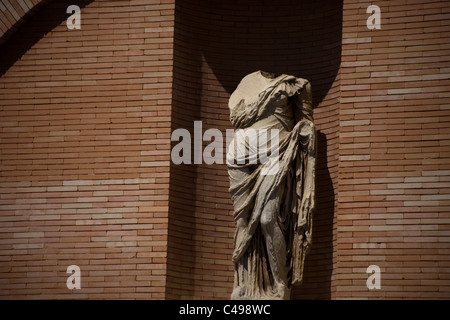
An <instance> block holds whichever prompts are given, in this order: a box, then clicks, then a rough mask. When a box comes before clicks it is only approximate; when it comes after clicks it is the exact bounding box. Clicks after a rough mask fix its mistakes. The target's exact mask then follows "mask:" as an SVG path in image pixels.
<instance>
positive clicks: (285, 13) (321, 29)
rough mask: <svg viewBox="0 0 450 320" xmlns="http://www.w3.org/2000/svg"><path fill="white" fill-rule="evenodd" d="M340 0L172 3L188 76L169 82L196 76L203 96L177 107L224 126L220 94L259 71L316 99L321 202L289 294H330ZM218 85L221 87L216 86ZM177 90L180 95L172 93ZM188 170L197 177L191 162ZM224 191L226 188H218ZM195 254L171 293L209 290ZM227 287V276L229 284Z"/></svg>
mask: <svg viewBox="0 0 450 320" xmlns="http://www.w3.org/2000/svg"><path fill="white" fill-rule="evenodd" d="M342 6H343V4H342V1H332V0H319V1H298V0H282V1H256V0H250V1H239V0H233V1H219V0H212V1H201V0H186V1H180V2H177V3H176V11H175V12H176V13H175V17H176V18H175V49H174V57H175V60H178V65H179V66H180V67H179V68H174V78H175V77H176V76H177V72H179V73H180V79H181V78H182V75H184V74H186V72H187V70H189V72H190V75H191V76H190V77H189V78H187V77H186V78H185V79H184V81H185V84H183V83H181V82H180V83H179V84H180V85H181V86H179V87H178V86H174V90H175V89H176V88H178V89H182V90H183V88H184V90H186V88H187V87H189V86H193V84H191V83H190V82H195V83H196V86H194V87H195V88H194V89H195V90H196V91H197V92H199V93H200V94H201V95H202V99H200V101H196V102H192V103H188V104H185V105H184V106H183V107H182V108H179V109H178V110H180V112H184V113H186V110H185V109H186V108H191V109H190V112H191V113H192V112H194V111H193V110H197V112H198V113H197V114H196V115H195V116H196V117H198V118H197V119H198V120H199V119H202V121H206V122H208V121H211V122H212V121H215V123H224V124H223V125H222V126H223V127H219V129H220V130H221V131H224V130H225V129H227V128H229V127H230V124H229V123H228V120H226V119H225V120H222V119H224V118H223V117H222V116H223V114H224V113H227V112H228V108H227V104H226V100H227V99H226V98H225V95H226V94H228V95H229V94H231V93H232V92H233V91H234V89H235V88H236V86H237V85H238V83H239V81H240V80H241V79H242V78H243V77H244V76H245V75H247V74H249V73H251V72H254V71H257V70H263V71H267V72H271V73H275V74H282V73H285V74H292V75H295V76H298V77H302V78H306V79H308V80H309V81H310V82H311V84H312V88H313V97H314V105H315V106H318V110H317V111H318V112H317V116H316V115H315V118H316V120H319V122H321V123H325V124H322V125H321V127H319V128H318V129H319V130H320V131H319V136H318V140H319V141H318V153H319V160H318V164H317V171H318V172H317V176H318V181H317V190H318V192H317V193H318V194H317V196H318V202H319V203H318V210H317V212H318V213H317V215H316V217H315V219H314V232H315V238H314V243H315V244H314V246H313V250H312V252H311V254H310V258H309V260H308V262H307V264H306V266H305V268H306V269H305V282H304V284H303V285H302V286H300V287H299V288H295V290H294V292H293V298H294V299H295V298H305V299H328V298H330V297H331V294H332V292H331V291H332V280H331V278H332V270H333V250H334V248H333V227H334V208H335V203H334V202H335V199H334V190H333V181H332V178H331V176H330V172H329V167H330V164H329V163H328V161H330V159H331V158H333V154H331V155H330V153H329V152H328V150H329V149H330V146H329V145H328V144H329V143H330V141H329V140H330V137H328V136H327V134H328V132H333V130H334V132H335V131H336V129H333V128H331V130H330V129H329V128H328V127H327V126H329V127H332V126H333V122H334V121H337V117H338V111H337V110H338V99H337V98H336V94H335V92H336V90H333V87H334V88H335V87H337V86H338V82H339V80H337V75H338V72H339V67H340V61H341V45H342V42H341V39H342V34H341V33H342ZM186 53H189V54H186ZM186 81H188V82H186ZM216 83H217V84H216ZM216 87H221V88H220V89H217V90H215V89H214V88H216ZM224 91H225V92H224ZM181 92H182V91H181ZM333 92H334V93H333ZM174 95H180V94H179V93H177V92H174ZM221 97H223V99H221ZM202 101H203V102H202ZM197 103H198V104H197ZM202 103H203V104H202ZM320 108H324V109H320ZM183 110H184V111H183ZM216 119H219V120H220V121H222V122H220V121H217V120H216ZM219 125H220V124H219ZM325 132H327V134H326V133H325ZM333 152H335V150H334V149H333ZM189 170H191V173H192V174H193V175H194V176H196V173H195V172H194V171H195V170H196V169H195V168H190V169H189ZM225 172H226V166H223V167H221V168H218V169H217V172H213V170H212V169H211V170H210V171H209V174H210V175H215V176H217V177H218V178H219V177H223V176H225ZM191 181H192V183H191V186H192V189H190V190H186V191H185V192H188V193H190V195H191V196H192V199H195V198H199V197H201V195H198V194H196V192H195V191H193V189H194V188H198V186H197V187H196V181H195V179H193V180H191ZM227 193H228V190H227V188H225V187H224V188H223V190H222V194H227ZM186 210H187V211H190V216H191V217H192V220H191V221H192V224H191V225H190V226H189V228H186V229H185V230H186V232H187V233H188V234H191V238H192V237H194V235H195V233H196V230H195V228H196V227H198V226H197V225H196V222H195V218H194V216H195V210H196V208H195V206H193V207H190V206H188V207H186ZM230 214H231V213H230ZM175 217H176V216H175ZM175 240H176V239H175ZM200 246H201V244H200ZM230 253H231V251H230ZM190 254H192V255H200V256H201V255H206V254H207V248H206V247H205V248H201V247H198V248H193V247H192V248H191V250H190ZM197 258H201V257H197ZM230 258H231V257H230ZM193 260H195V259H193V258H192V259H190V260H189V261H187V262H189V263H187V264H184V266H185V267H186V270H188V272H186V273H184V274H181V273H177V275H178V276H179V277H180V278H178V279H174V280H173V281H181V282H183V283H185V284H186V285H185V289H184V290H181V291H180V292H178V293H174V295H173V298H180V297H183V296H187V297H196V298H204V297H207V295H208V294H209V291H210V289H208V287H207V285H200V286H203V287H204V288H196V287H195V283H196V281H195V279H198V278H201V277H202V275H201V274H200V273H199V274H195V273H196V272H202V271H201V269H199V268H198V266H197V265H196V263H195V262H194V261H193ZM180 261H181V260H180ZM173 264H174V265H176V263H175V262H173ZM169 279H170V278H169ZM168 281H172V280H168ZM187 284H191V287H189V285H187ZM211 285H212V284H211ZM223 285H225V284H223ZM231 287H232V283H230V284H229V288H228V290H231ZM223 296H224V297H227V295H226V294H224V295H223ZM228 296H229V295H228Z"/></svg>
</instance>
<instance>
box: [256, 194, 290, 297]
mask: <svg viewBox="0 0 450 320" xmlns="http://www.w3.org/2000/svg"><path fill="white" fill-rule="evenodd" d="M280 192H281V191H280ZM280 194H282V193H280ZM280 194H275V195H273V196H272V197H271V198H270V199H269V201H268V203H267V205H266V206H265V207H264V209H263V212H262V215H261V229H262V231H263V236H264V239H265V242H266V247H267V255H268V259H269V263H270V268H271V271H272V276H273V280H274V289H275V291H276V293H275V295H276V296H275V297H274V298H279V299H289V298H290V289H289V283H288V267H287V264H286V260H287V250H286V241H285V238H284V233H283V231H282V229H281V227H280V225H279V223H278V215H279V210H280V208H279V202H280V200H279V196H280Z"/></svg>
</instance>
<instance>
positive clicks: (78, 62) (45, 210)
mask: <svg viewBox="0 0 450 320" xmlns="http://www.w3.org/2000/svg"><path fill="white" fill-rule="evenodd" d="M165 2H167V3H165ZM70 4H79V5H80V6H81V7H82V25H81V30H67V26H66V19H67V17H68V15H67V14H66V8H67V6H68V5H69V4H67V3H64V2H61V1H54V2H52V3H51V4H50V5H49V6H45V7H43V8H42V9H41V11H40V12H39V13H38V14H37V15H35V16H34V17H33V18H32V19H30V20H29V21H28V22H27V23H26V24H25V25H24V26H23V28H21V29H20V30H19V31H18V32H17V33H15V34H14V35H13V37H12V38H10V39H9V40H8V42H6V44H5V46H3V47H2V49H1V50H2V51H1V56H2V58H1V59H0V61H2V73H3V72H5V71H6V72H5V73H4V74H3V75H2V77H1V79H0V106H1V108H0V123H1V131H0V137H1V138H0V139H1V151H0V153H1V160H0V161H1V163H0V165H1V173H0V180H1V190H0V201H1V205H0V219H1V226H0V261H1V262H0V296H1V297H2V298H7V297H8V298H70V299H71V298H163V297H164V296H165V273H166V272H165V269H166V256H167V219H168V196H169V192H168V189H169V188H168V186H169V162H170V157H169V149H170V132H171V123H170V114H171V78H172V64H173V63H172V60H173V59H172V42H173V16H174V15H173V9H174V5H173V3H171V1H161V4H160V3H159V1H152V2H151V4H145V3H144V2H143V1H114V2H111V1H95V2H92V1H72V2H70ZM72 264H75V265H78V266H79V267H80V269H81V287H82V289H81V290H79V291H78V290H74V291H73V292H72V291H70V290H68V289H67V287H66V279H67V277H68V276H69V275H68V274H66V268H67V267H68V266H69V265H72Z"/></svg>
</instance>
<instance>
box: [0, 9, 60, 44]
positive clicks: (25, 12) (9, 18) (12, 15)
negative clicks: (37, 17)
mask: <svg viewBox="0 0 450 320" xmlns="http://www.w3.org/2000/svg"><path fill="white" fill-rule="evenodd" d="M49 1H51V0H18V1H13V0H3V1H2V2H0V44H1V43H3V42H5V41H6V39H7V38H8V37H9V36H10V35H11V34H12V33H14V31H15V30H17V28H18V27H19V26H20V25H21V24H22V23H23V22H24V21H26V20H27V19H28V17H30V16H32V15H33V14H34V13H35V12H37V11H38V9H39V7H40V6H41V5H43V4H44V3H46V2H49Z"/></svg>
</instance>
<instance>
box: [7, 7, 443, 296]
mask: <svg viewBox="0 0 450 320" xmlns="http://www.w3.org/2000/svg"><path fill="white" fill-rule="evenodd" d="M10 2H11V1H10ZM33 3H34V2H33ZM36 3H37V1H36ZM72 4H78V5H80V7H81V8H82V28H81V30H67V27H66V19H67V17H68V14H66V12H65V11H66V8H67V6H68V5H72ZM370 4H372V3H370V2H363V1H356V0H345V1H344V2H343V4H342V3H339V2H337V1H331V0H321V1H314V2H312V1H296V0H283V1H277V2H276V3H275V2H264V3H263V2H261V1H256V0H254V1H245V2H244V1H238V0H234V1H226V2H224V1H219V0H214V1H207V2H205V1H200V0H183V1H177V2H176V5H175V3H174V1H173V0H167V1H164V0H161V1H151V2H148V1H140V0H131V1H114V2H112V1H92V0H84V1H71V2H70V3H68V2H62V1H53V2H51V3H50V4H49V5H45V6H42V7H40V8H39V11H38V12H37V13H36V14H35V15H34V16H33V17H27V20H26V22H25V23H23V24H22V25H21V26H20V28H18V29H17V31H15V32H14V33H12V32H11V33H10V34H7V32H6V31H4V29H5V28H3V26H2V25H0V27H2V28H3V29H1V30H2V32H3V33H5V32H6V33H5V34H7V36H8V38H7V40H6V43H4V44H3V45H2V47H1V49H0V50H1V51H0V75H1V78H0V127H1V131H0V221H1V224H0V298H11V297H12V298H69V299H71V298H146V299H161V298H170V299H180V298H197V299H199V298H202V299H221V298H223V299H227V298H229V295H230V293H231V290H232V285H233V265H232V263H231V253H232V250H233V234H234V222H233V220H232V207H231V201H230V196H229V193H228V178H227V171H226V166H225V165H224V164H215V165H206V164H204V163H203V164H191V165H175V164H174V163H172V162H171V161H170V149H171V145H172V146H173V145H174V144H176V143H177V142H171V141H170V134H171V132H173V131H174V130H175V129H177V128H186V129H188V130H189V131H190V132H191V133H192V134H193V124H194V121H196V120H199V121H202V125H203V132H204V131H206V130H207V129H209V128H218V129H220V130H221V131H222V133H223V135H224V138H225V130H226V129H227V128H230V129H231V125H230V123H229V113H228V109H227V102H228V98H229V95H230V93H231V92H232V91H233V90H234V88H235V87H236V85H237V84H238V82H239V80H240V79H241V78H242V77H243V76H244V75H246V74H247V73H249V72H252V71H255V70H258V69H262V70H266V71H269V72H275V73H289V74H294V75H297V76H300V77H304V78H307V79H309V80H310V81H311V83H312V87H313V93H314V105H315V110H314V118H315V122H316V125H317V128H318V150H319V151H318V155H319V157H318V165H317V196H318V199H317V200H318V201H317V202H318V208H317V209H318V210H317V214H316V216H315V218H314V230H313V231H314V240H313V241H314V243H313V250H312V251H311V253H310V255H309V256H308V259H307V263H306V266H305V268H306V269H305V282H304V283H303V285H302V286H300V287H297V288H295V289H294V291H293V298H295V299H304V298H319V299H328V298H338V299H341V298H449V297H450V292H449V291H450V280H449V279H450V276H449V274H450V272H449V271H450V269H449V268H450V266H449V260H448V256H449V249H450V244H449V243H450V241H449V239H450V238H449V230H450V228H449V227H448V226H449V216H450V202H449V199H450V168H449V166H450V165H449V163H450V161H449V157H450V153H449V150H450V149H449V145H450V136H449V134H450V132H449V130H450V129H449V128H450V124H449V120H450V117H449V116H450V109H449V106H448V101H449V96H448V95H449V94H448V92H449V90H448V89H449V84H450V80H449V78H450V76H449V75H450V71H449V70H450V65H449V60H450V58H449V57H450V54H449V53H450V52H449V50H450V48H449V47H448V43H449V36H448V31H449V28H450V27H449V23H448V15H449V11H450V10H449V8H450V7H449V6H448V1H437V0H429V1H420V2H416V1H412V0H411V1H409V0H408V1H383V2H381V1H380V2H379V3H376V2H375V3H373V4H377V5H379V6H380V8H381V18H382V19H381V30H368V28H367V27H366V20H367V18H368V17H369V14H367V13H366V9H367V7H368V6H369V5H370ZM8 10H9V9H8ZM4 19H8V16H7V14H6V13H4V15H1V12H0V21H4ZM13 23H15V22H12V24H13ZM6 29H7V27H6ZM6 29H5V30H6ZM9 36H10V37H9ZM206 145H208V142H204V143H203V146H206ZM224 147H225V145H224ZM72 264H75V265H78V266H79V267H80V268H81V276H82V278H81V281H82V282H81V286H82V289H81V290H74V291H70V290H68V289H67V287H66V279H67V277H68V276H69V275H68V274H66V268H67V266H69V265H72ZM369 265H378V266H380V268H381V289H380V290H371V291H369V290H368V288H367V286H366V280H367V278H368V274H367V273H366V268H367V267H368V266H369Z"/></svg>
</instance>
